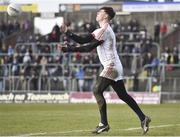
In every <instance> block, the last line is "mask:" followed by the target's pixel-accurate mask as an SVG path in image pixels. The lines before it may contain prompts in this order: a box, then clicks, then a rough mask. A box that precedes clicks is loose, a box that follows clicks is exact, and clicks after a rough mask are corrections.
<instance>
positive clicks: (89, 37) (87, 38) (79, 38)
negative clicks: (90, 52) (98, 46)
mask: <svg viewBox="0 0 180 137" xmlns="http://www.w3.org/2000/svg"><path fill="white" fill-rule="evenodd" d="M66 35H67V36H68V37H69V38H71V39H72V40H74V41H75V42H77V43H79V44H85V43H89V42H91V41H92V40H93V39H95V38H94V35H93V34H91V33H89V34H86V35H83V36H79V35H76V34H74V33H72V32H71V31H67V32H66Z"/></svg>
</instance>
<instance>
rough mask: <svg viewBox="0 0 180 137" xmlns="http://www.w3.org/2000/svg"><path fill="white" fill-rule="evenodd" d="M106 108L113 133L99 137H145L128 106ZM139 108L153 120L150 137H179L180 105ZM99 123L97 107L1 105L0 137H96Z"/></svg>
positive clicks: (84, 105)
mask: <svg viewBox="0 0 180 137" xmlns="http://www.w3.org/2000/svg"><path fill="white" fill-rule="evenodd" d="M107 107H108V118H109V124H110V127H111V129H110V131H109V132H105V133H102V134H100V136H142V134H141V133H142V131H141V129H140V122H139V119H138V117H137V116H136V115H135V113H134V112H133V111H132V110H131V109H130V108H129V107H128V106H127V105H126V104H122V105H120V104H108V106H107ZM140 107H141V108H142V110H143V111H144V112H145V113H146V114H147V115H149V116H150V117H151V118H152V122H151V124H150V131H149V132H148V133H147V135H148V136H180V104H161V105H140ZM98 122H99V113H98V108H97V106H96V104H0V136H94V135H93V134H91V130H92V129H94V128H95V126H96V125H97V124H98ZM97 136H99V135H97Z"/></svg>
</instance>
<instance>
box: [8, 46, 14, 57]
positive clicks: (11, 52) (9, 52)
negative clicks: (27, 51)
mask: <svg viewBox="0 0 180 137" xmlns="http://www.w3.org/2000/svg"><path fill="white" fill-rule="evenodd" d="M13 54H14V48H13V47H12V46H11V45H9V47H8V56H12V55H13Z"/></svg>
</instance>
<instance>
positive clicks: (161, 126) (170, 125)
mask: <svg viewBox="0 0 180 137" xmlns="http://www.w3.org/2000/svg"><path fill="white" fill-rule="evenodd" d="M174 126H180V124H168V125H159V126H150V127H149V128H150V129H153V128H163V127H174ZM138 129H141V128H140V127H135V128H127V129H124V130H127V131H130V130H138Z"/></svg>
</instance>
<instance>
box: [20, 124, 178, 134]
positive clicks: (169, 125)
mask: <svg viewBox="0 0 180 137" xmlns="http://www.w3.org/2000/svg"><path fill="white" fill-rule="evenodd" d="M174 126H180V124H167V125H157V126H150V129H153V128H163V127H174ZM139 129H141V128H140V127H134V128H126V129H113V130H123V131H133V130H139ZM90 131H92V130H88V129H87V130H86V129H85V130H69V131H62V132H49V133H48V132H39V133H30V134H24V135H19V136H38V135H48V134H49V135H53V134H68V133H81V132H90Z"/></svg>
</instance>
